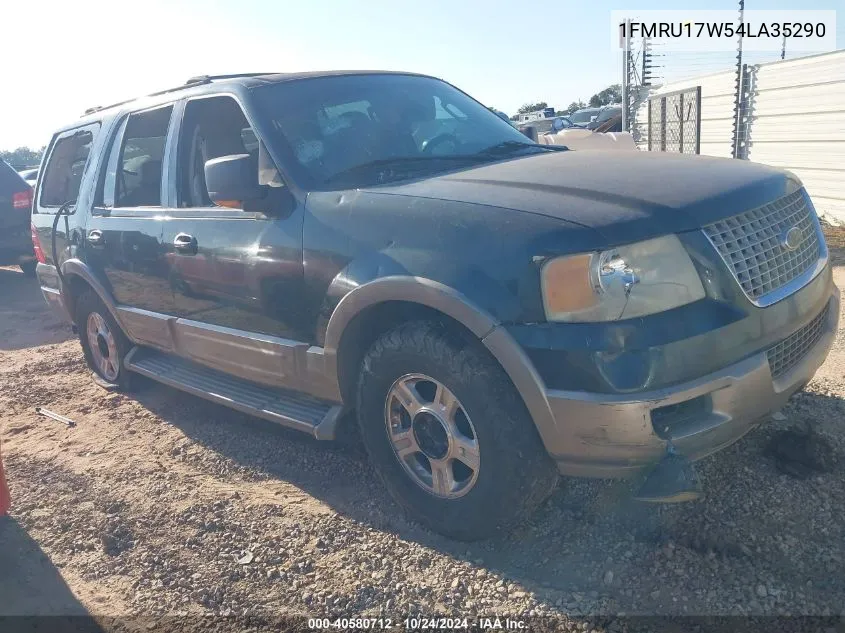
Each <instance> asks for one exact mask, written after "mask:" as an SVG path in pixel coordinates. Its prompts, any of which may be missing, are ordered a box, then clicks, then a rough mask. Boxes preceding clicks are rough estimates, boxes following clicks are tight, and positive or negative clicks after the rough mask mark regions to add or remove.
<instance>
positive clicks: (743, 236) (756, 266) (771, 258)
mask: <svg viewBox="0 0 845 633" xmlns="http://www.w3.org/2000/svg"><path fill="white" fill-rule="evenodd" d="M817 226H818V222H817V221H816V219H815V214H814V213H813V211H812V209H811V207H810V205H809V204H808V201H807V198H806V196H805V194H804V191H803V190H800V189H799V190H798V191H796V192H795V193H791V194H789V195H786V196H784V197H783V198H780V199H778V200H775V201H774V202H771V203H769V204H767V205H764V206H762V207H758V208H756V209H752V210H751V211H745V212H744V213H740V214H739V215H735V216H732V217H730V218H726V219H724V220H719V221H718V222H714V223H713V224H710V225H708V226H705V227H704V229H703V230H704V234H705V235H706V236H707V238H708V239H709V240H710V242H711V243H712V244H713V246H715V247H716V250H718V251H719V254H720V255H721V256H722V259H723V260H725V263H726V264H727V265H728V267H729V268H730V269H731V272H732V273H733V275H734V277H735V278H736V280H737V281H738V282H739V285H740V286H742V289H743V291H744V292H745V294H746V296H748V298H749V299H751V300H752V301H754V302H755V303H760V302H761V301H762V300H764V298H765V297H766V295H768V294H769V293H771V292H774V291H775V290H778V289H779V288H782V287H783V286H785V285H786V284H788V283H789V282H790V281H792V280H793V279H795V278H796V277H798V276H799V275H801V274H802V273H804V272H806V271H807V270H808V269H809V268H810V267H812V266H814V265H815V263H816V262H817V261H818V260H819V257H820V254H821V242H820V240H819V234H818V228H817ZM793 227H798V228H799V229H800V230H801V236H800V240H799V241H798V243H797V244H796V245H795V249H794V250H788V249H787V248H786V247H785V246H784V243H783V241H784V236H785V234H786V232H787V231H789V230H790V229H791V228H793Z"/></svg>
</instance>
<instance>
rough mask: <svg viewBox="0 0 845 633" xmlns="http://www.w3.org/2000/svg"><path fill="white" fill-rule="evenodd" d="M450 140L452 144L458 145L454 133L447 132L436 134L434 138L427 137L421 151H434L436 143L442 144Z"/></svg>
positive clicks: (458, 142) (429, 152) (428, 152)
mask: <svg viewBox="0 0 845 633" xmlns="http://www.w3.org/2000/svg"><path fill="white" fill-rule="evenodd" d="M449 141H451V142H452V144H454V145H455V146H458V145H460V144H461V142H460V141H459V140H458V137H457V136H455V135H454V134H449V133H448V132H447V133H445V134H438V135H437V136H435V137H434V138H430V139H428V140H427V141H426V142H425V143H423V148H422V153H423V154H431V153H432V152H433V151H434V148H435V147H437V146H438V145H442V144H443V143H447V142H449Z"/></svg>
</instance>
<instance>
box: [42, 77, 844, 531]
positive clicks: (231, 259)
mask: <svg viewBox="0 0 845 633" xmlns="http://www.w3.org/2000/svg"><path fill="white" fill-rule="evenodd" d="M32 221H33V225H34V229H35V230H34V235H35V242H36V244H35V248H36V252H37V253H38V254H39V257H40V260H41V263H40V264H39V266H38V270H37V272H38V276H39V279H40V282H41V287H42V289H43V292H44V296H45V298H46V299H47V300H48V301H49V302H50V303H51V304H52V305H54V306H56V308H57V309H59V310H61V311H63V312H64V313H65V314H67V316H68V317H69V318H70V319H72V320H73V322H74V323H75V324H76V327H77V329H78V331H79V337H80V341H81V343H82V349H83V352H84V354H85V358H86V360H87V362H88V364H89V366H90V367H91V369H92V371H93V373H94V376H95V379H96V380H97V381H99V382H100V383H102V384H104V385H106V386H111V387H115V386H116V387H119V388H123V389H128V388H129V387H130V386H131V382H132V379H133V378H134V377H135V376H136V375H139V374H140V375H143V376H147V377H149V378H152V379H154V380H157V381H160V382H163V383H165V384H168V385H171V386H173V387H175V388H177V389H182V390H184V391H187V392H189V393H193V394H196V395H198V396H201V397H204V398H207V399H209V400H213V401H215V402H218V403H221V404H223V405H225V406H227V407H231V408H233V409H237V410H239V411H244V412H248V413H251V414H254V415H257V416H261V417H263V418H267V419H269V420H274V421H276V422H278V423H280V424H283V425H285V426H288V427H292V428H295V429H298V430H301V431H304V432H306V433H310V434H312V435H314V436H316V437H318V438H320V439H332V438H333V437H334V436H335V433H336V429H337V425H338V420H340V419H348V418H349V417H351V416H342V414H343V413H344V412H347V411H348V412H350V413H352V412H354V413H355V415H356V416H357V420H358V425H359V427H360V432H361V435H362V437H363V441H364V443H365V445H366V448H367V450H368V452H369V454H370V457H371V459H372V462H373V464H374V466H375V468H376V470H377V471H378V473H379V474H380V475H381V477H382V478H383V479H384V482H385V484H386V486H387V487H388V488H389V490H390V492H391V493H392V494H393V496H394V497H395V498H396V499H397V500H398V501H399V502H400V503H401V504H402V505H403V506H405V507H406V508H407V509H408V510H410V512H411V513H412V514H413V515H414V516H416V517H417V518H419V519H420V520H422V521H423V522H424V523H426V524H427V525H429V526H431V527H432V528H433V529H435V530H437V531H440V532H442V533H445V534H448V535H451V536H454V537H457V538H463V539H472V538H479V537H484V536H486V535H489V534H491V533H492V532H494V531H495V530H497V529H499V528H501V527H503V526H507V525H509V524H511V523H512V522H513V521H515V520H517V519H519V518H521V517H524V516H526V514H527V513H528V512H530V511H531V510H532V509H533V508H534V507H536V506H537V505H538V504H539V503H540V502H541V501H542V500H543V499H544V498H546V497H547V495H548V494H549V493H550V492H551V491H552V489H553V488H554V486H555V484H556V482H557V480H558V475H559V474H560V473H563V474H567V475H583V476H600V477H615V476H621V475H629V474H637V473H640V472H643V471H644V470H645V469H647V468H649V467H651V466H653V465H654V464H656V463H661V464H663V463H664V462H665V459H664V458H667V459H668V458H669V457H671V458H672V459H673V460H675V461H678V460H681V461H682V462H683V463H684V464H686V463H688V462H691V461H692V460H694V459H697V458H700V457H702V456H704V455H707V454H709V453H711V452H713V451H715V450H718V449H719V448H721V447H723V446H726V445H727V444H730V443H731V442H733V441H735V440H736V439H738V438H739V437H741V436H742V435H743V434H744V433H745V432H747V431H748V430H749V429H751V428H753V427H754V426H755V425H756V424H758V423H759V422H760V421H762V420H764V419H765V418H766V416H767V415H768V414H769V413H770V412H772V411H774V410H776V409H778V408H780V407H781V406H782V405H783V404H784V403H785V402H786V400H787V399H788V398H789V396H790V395H791V394H792V393H793V392H795V391H796V390H798V389H800V388H802V387H803V385H805V384H806V383H807V381H808V380H810V378H811V377H812V375H813V373H814V372H815V371H816V369H817V368H818V367H819V365H820V364H821V363H822V361H823V360H824V358H825V355H826V354H827V351H828V349H829V347H830V345H831V342H832V339H833V336H834V333H835V331H836V327H837V319H838V315H839V297H838V292H837V291H836V289H835V287H834V285H833V283H832V281H831V271H830V266H829V265H828V259H827V250H826V248H825V243H824V240H823V238H822V235H821V232H820V228H819V223H818V220H817V218H816V214H815V211H814V209H813V205H812V202H811V201H810V198H809V197H808V195H807V193H806V191H805V190H804V188H803V187H802V185H801V183H800V182H799V181H798V180H797V179H796V178H795V177H794V176H792V175H791V174H789V173H786V172H783V171H781V170H778V169H773V168H770V167H765V166H762V165H757V164H754V163H748V162H741V161H731V160H719V159H711V158H701V157H690V156H681V155H668V154H661V153H656V152H655V153H646V152H642V153H641V152H618V151H609V152H603V151H568V150H567V149H566V148H565V147H557V146H545V145H537V144H535V143H533V142H531V141H530V140H529V139H528V138H526V137H525V136H524V135H522V134H520V133H519V132H518V131H517V130H515V129H514V128H513V127H512V126H511V125H509V124H508V123H507V122H506V121H503V120H502V119H501V118H499V117H498V116H496V114H494V113H493V112H491V111H490V110H489V109H487V108H486V107H484V106H483V105H481V104H480V103H478V102H476V101H475V100H473V99H472V98H471V97H469V96H467V95H466V94H464V93H463V92H461V91H460V90H458V89H457V88H455V87H453V86H451V85H449V84H448V83H445V82H443V81H440V80H438V79H435V78H432V77H426V76H421V75H414V74H408V73H383V72H320V73H300V74H259V75H241V76H228V77H207V76H206V77H198V78H194V79H192V80H191V81H189V82H188V83H187V84H186V85H184V86H180V87H178V88H175V89H173V90H167V91H164V92H161V93H158V94H154V95H150V96H148V97H144V98H142V99H138V100H137V101H132V102H128V103H123V104H118V105H115V106H111V107H107V108H100V109H92V110H91V111H89V112H88V113H86V115H85V116H84V117H83V118H81V119H80V120H78V121H74V122H72V123H71V124H69V125H68V126H66V127H64V128H63V129H61V130H59V131H58V132H57V133H56V134H55V136H54V137H53V139H52V141H51V143H50V145H49V147H48V149H47V154H46V159H45V163H44V169H43V174H42V177H41V178H40V179H39V184H38V191H37V196H36V204H35V207H34V211H33V215H32ZM53 245H55V247H54V246H53ZM667 456H668V457H667ZM670 461H671V460H670ZM684 468H686V466H684ZM664 470H665V469H664ZM678 472H681V473H683V472H685V471H684V470H683V468H682V469H681V471H678ZM670 483H671V482H670ZM676 492H677V493H678V494H666V495H664V496H665V497H666V498H676V499H677V498H686V496H687V495H686V493H688V492H690V491H688V490H687V491H684V490H678V491H676ZM660 496H661V495H660V494H656V495H652V498H659V497H660Z"/></svg>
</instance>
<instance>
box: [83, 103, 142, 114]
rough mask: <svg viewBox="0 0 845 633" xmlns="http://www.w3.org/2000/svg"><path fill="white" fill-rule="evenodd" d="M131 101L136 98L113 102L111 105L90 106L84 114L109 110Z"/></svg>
mask: <svg viewBox="0 0 845 633" xmlns="http://www.w3.org/2000/svg"><path fill="white" fill-rule="evenodd" d="M130 101H134V99H126V100H125V101H118V102H117V103H112V104H111V105H107V106H94V107H93V108H88V109H87V110H85V112H83V113H82V116H88V115H89V114H93V113H94V112H99V111H100V110H108V109H109V108H116V107H117V106H119V105H123V104H124V103H129V102H130Z"/></svg>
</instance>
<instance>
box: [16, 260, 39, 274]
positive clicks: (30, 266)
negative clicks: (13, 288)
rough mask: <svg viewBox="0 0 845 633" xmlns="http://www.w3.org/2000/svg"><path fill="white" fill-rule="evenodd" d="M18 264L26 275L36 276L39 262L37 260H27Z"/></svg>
mask: <svg viewBox="0 0 845 633" xmlns="http://www.w3.org/2000/svg"><path fill="white" fill-rule="evenodd" d="M18 266H20V269H21V271H22V272H23V274H24V275H25V276H27V277H35V267H36V266H38V262H37V261H35V260H31V261H29V260H27V261H25V262H21V263H20V264H18Z"/></svg>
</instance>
